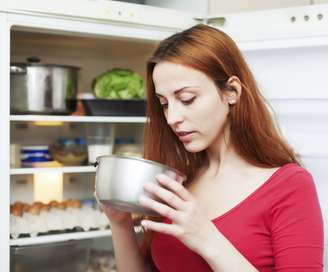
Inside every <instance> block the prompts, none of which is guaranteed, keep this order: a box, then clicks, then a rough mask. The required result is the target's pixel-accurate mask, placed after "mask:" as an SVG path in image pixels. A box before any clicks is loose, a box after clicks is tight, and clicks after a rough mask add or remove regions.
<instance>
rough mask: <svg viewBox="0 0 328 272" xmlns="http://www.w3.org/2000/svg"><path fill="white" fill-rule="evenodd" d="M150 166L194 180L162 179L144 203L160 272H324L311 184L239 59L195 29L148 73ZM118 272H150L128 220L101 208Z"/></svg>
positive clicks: (214, 35)
mask: <svg viewBox="0 0 328 272" xmlns="http://www.w3.org/2000/svg"><path fill="white" fill-rule="evenodd" d="M147 69H148V78H147V84H148V85H147V99H148V117H149V120H150V121H149V122H148V123H147V125H146V133H145V158H147V159H150V160H154V161H157V162H160V163H163V164H166V165H169V166H171V167H174V168H176V169H178V170H180V171H181V172H183V173H185V174H186V175H187V181H186V182H185V183H184V185H181V184H180V183H179V182H177V181H175V180H172V179H170V178H169V177H167V176H163V175H162V176H158V182H159V184H160V186H159V185H153V184H147V186H145V190H146V191H147V192H150V193H152V194H154V195H156V196H157V197H158V198H160V199H161V200H162V201H163V202H164V203H165V204H161V203H159V202H157V201H154V200H152V199H150V198H147V197H146V196H143V197H141V199H140V203H141V204H142V205H143V206H145V207H147V208H150V209H152V210H154V211H156V212H157V213H159V214H161V215H162V216H163V218H164V219H163V220H162V221H160V222H158V221H157V222H156V221H153V220H151V219H149V218H148V219H144V220H143V221H142V222H141V223H142V226H143V227H144V228H145V229H146V230H147V232H148V234H149V233H150V234H151V241H150V243H149V252H150V254H149V256H151V260H152V262H153V264H154V267H156V268H153V270H156V269H157V270H159V271H169V272H174V271H179V272H182V271H196V272H197V271H224V272H226V271H227V272H230V271H236V272H246V271H282V272H289V271H290V272H303V271H304V272H305V271H307V272H309V271H311V272H317V271H318V272H319V271H322V270H323V221H322V215H321V210H320V205H319V202H318V198H317V193H316V189H315V185H314V182H313V180H312V177H311V175H310V174H309V173H308V172H307V171H306V170H305V169H303V168H302V167H301V166H300V163H299V161H298V159H297V157H296V155H295V153H294V152H293V150H292V149H291V148H290V146H288V144H287V143H286V142H285V141H284V139H283V138H282V137H281V135H280V134H279V131H278V129H277V127H276V126H275V124H274V121H273V120H272V117H271V115H270V113H269V111H268V110H267V107H266V103H265V100H264V98H263V97H262V95H261V93H260V91H259V89H258V87H257V85H256V82H255V80H254V77H253V75H252V73H251V71H250V69H249V67H248V66H247V64H246V62H245V60H244V58H243V56H242V54H241V52H240V51H239V49H238V48H237V46H236V45H235V43H234V42H233V40H232V39H231V38H230V37H229V36H227V35H226V34H225V33H223V32H221V31H219V30H217V29H214V28H211V27H208V26H205V25H197V26H194V27H192V28H190V29H187V30H185V31H182V32H180V33H177V34H174V35H173V36H171V37H169V38H167V39H165V40H164V41H162V42H161V43H160V44H159V46H158V48H157V50H156V51H155V52H154V54H153V56H152V57H151V58H150V60H149V62H148V66H147ZM104 209H105V211H106V213H107V216H108V217H109V220H110V222H111V228H112V232H113V244H114V251H115V255H116V262H117V267H118V270H119V271H121V272H122V271H129V272H131V271H133V272H138V271H149V270H150V268H149V267H148V266H147V263H148V261H149V260H148V259H147V258H146V257H145V256H144V255H143V254H142V252H141V250H140V249H139V247H138V244H137V240H136V238H135V236H134V233H133V228H132V220H131V216H130V214H128V213H124V212H120V211H117V210H114V209H112V208H104Z"/></svg>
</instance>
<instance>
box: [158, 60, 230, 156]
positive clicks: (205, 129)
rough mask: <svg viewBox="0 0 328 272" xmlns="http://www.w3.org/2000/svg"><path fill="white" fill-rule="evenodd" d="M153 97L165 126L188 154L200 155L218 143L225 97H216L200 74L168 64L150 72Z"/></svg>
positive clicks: (225, 111) (225, 110) (213, 88)
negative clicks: (155, 99)
mask: <svg viewBox="0 0 328 272" xmlns="http://www.w3.org/2000/svg"><path fill="white" fill-rule="evenodd" d="M153 81H154V84H155V90H156V95H157V97H158V98H159V101H160V103H161V105H162V109H163V112H164V115H165V117H166V120H167V123H168V125H169V126H170V127H171V128H172V130H173V131H174V132H175V133H176V135H177V136H178V137H179V139H180V141H181V142H182V143H183V144H184V146H185V148H186V150H187V151H189V152H200V151H202V150H205V149H207V148H209V147H211V145H216V144H217V143H218V142H219V141H220V135H221V132H222V130H223V126H224V124H225V122H226V120H227V115H228V112H229V105H228V97H226V96H225V94H224V93H222V94H221V95H219V90H218V88H217V87H216V85H215V83H214V82H213V81H212V80H211V79H210V78H209V77H207V76H206V75H205V74H204V73H202V72H200V71H198V70H195V69H192V68H190V67H188V66H184V65H181V64H176V63H172V62H160V63H159V64H156V66H155V68H154V71H153Z"/></svg>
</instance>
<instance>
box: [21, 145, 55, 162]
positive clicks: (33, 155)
mask: <svg viewBox="0 0 328 272" xmlns="http://www.w3.org/2000/svg"><path fill="white" fill-rule="evenodd" d="M21 161H22V166H26V167H31V166H32V167H33V166H34V164H36V163H42V162H49V161H52V157H51V155H50V151H49V147H48V146H23V147H22V149H21Z"/></svg>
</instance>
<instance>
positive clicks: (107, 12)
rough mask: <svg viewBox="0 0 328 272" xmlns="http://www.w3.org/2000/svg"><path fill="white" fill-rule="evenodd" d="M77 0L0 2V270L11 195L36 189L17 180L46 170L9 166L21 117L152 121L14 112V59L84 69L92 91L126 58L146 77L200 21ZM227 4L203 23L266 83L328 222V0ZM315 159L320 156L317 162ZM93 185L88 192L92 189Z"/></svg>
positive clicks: (72, 188)
mask: <svg viewBox="0 0 328 272" xmlns="http://www.w3.org/2000/svg"><path fill="white" fill-rule="evenodd" d="M78 1H79V0H74V1H73V0H72V1H70V2H69V3H68V2H67V1H63V0H58V1H48V2H47V3H46V4H45V3H43V4H42V5H41V6H40V7H39V8H40V10H39V11H38V12H35V11H33V9H36V7H37V6H36V3H37V2H36V1H34V0H31V1H25V2H24V3H23V4H22V3H19V4H20V6H19V7H20V8H19V9H12V10H11V11H8V10H10V8H8V6H4V7H1V5H2V4H1V5H0V9H3V10H6V11H7V12H0V39H1V41H2V42H1V43H0V90H2V91H1V92H0V118H1V122H0V131H1V134H0V150H1V152H2V155H1V161H0V162H1V164H0V177H1V181H2V183H1V190H0V217H1V218H3V219H5V220H3V223H2V226H1V228H0V239H1V241H2V243H1V245H0V266H1V267H0V270H1V271H9V247H10V245H13V244H15V242H13V241H10V240H9V220H8V218H9V204H10V201H11V200H13V199H15V197H21V196H23V195H24V197H27V198H28V197H31V194H32V191H31V186H30V185H31V184H30V181H27V182H26V184H25V185H24V184H23V185H22V186H23V187H21V188H20V189H17V188H18V187H17V188H15V190H14V189H13V186H14V185H13V184H14V183H20V181H19V180H20V177H24V176H25V177H30V176H31V174H34V173H36V172H40V171H41V172H42V171H46V170H45V169H29V170H26V169H21V168H18V169H10V168H9V144H10V141H11V137H13V136H14V135H10V129H13V127H15V126H16V125H17V124H28V125H29V124H30V123H32V122H34V121H62V122H64V123H65V124H74V126H77V127H83V126H84V125H85V124H87V123H92V122H99V123H106V124H108V125H110V124H116V125H117V126H119V127H121V128H122V133H123V132H126V131H127V126H128V129H129V128H130V127H129V126H131V127H132V130H133V131H138V130H139V131H140V127H142V126H143V123H144V122H145V118H140V117H129V118H126V117H90V116H83V117H78V116H34V115H32V116H29V115H26V116H25V115H10V109H9V105H10V103H9V102H10V101H9V99H10V98H9V90H10V87H9V76H10V75H9V63H10V61H23V60H24V59H25V58H26V57H27V56H29V55H37V56H39V57H41V58H42V60H43V61H44V62H48V63H59V64H70V65H76V66H80V67H81V68H82V69H81V76H80V81H79V92H85V91H88V90H90V81H91V79H92V78H93V77H94V76H95V75H97V74H99V72H101V71H103V70H104V69H106V68H111V67H115V66H118V65H119V66H122V67H130V68H132V69H134V70H136V71H137V72H139V73H140V74H141V75H143V76H145V66H144V64H145V63H144V61H145V60H146V59H147V57H148V56H149V54H150V53H151V51H152V50H153V48H154V47H155V46H156V44H157V43H158V41H160V40H162V39H163V38H165V37H167V36H168V35H171V34H173V33H175V32H176V31H179V30H181V29H183V28H185V27H187V26H190V25H192V24H196V23H197V22H199V20H195V19H194V18H193V15H191V14H186V13H177V11H173V10H167V9H156V8H155V9H152V11H154V12H155V13H154V14H156V15H154V14H153V15H152V16H151V17H150V18H143V17H140V14H147V15H148V14H150V13H147V11H146V9H145V7H144V10H142V12H141V11H140V12H141V13H140V14H138V12H137V13H135V10H133V7H134V5H131V4H128V5H127V6H121V7H122V9H120V8H119V7H120V6H115V7H114V8H113V9H102V8H101V6H100V8H99V7H97V6H96V4H97V3H98V4H101V3H105V2H104V1H101V0H99V1H88V0H80V3H82V2H81V1H83V3H84V4H85V5H82V6H81V9H79V10H77V9H76V8H75V6H74V4H76V3H78ZM65 2H67V3H65ZM107 2H108V3H109V2H110V1H107ZM107 2H106V3H107ZM292 2H293V3H296V2H297V1H290V3H292ZM300 2H301V1H299V2H297V5H298V4H299V3H300ZM15 3H16V4H17V3H18V2H17V1H10V4H11V5H15ZM31 3H32V4H31ZM108 3H107V4H108ZM211 3H212V4H213V3H214V1H211ZM211 3H210V4H211ZM37 4H39V3H37ZM121 5H122V4H121ZM106 7H108V6H106ZM221 11H222V10H220V9H218V10H217V9H215V10H211V13H210V14H208V16H205V17H208V18H204V22H206V21H208V23H209V24H210V25H213V26H215V27H218V28H219V29H222V30H223V31H225V32H227V33H228V34H230V35H231V36H232V37H233V38H234V39H235V40H236V42H237V43H238V45H239V47H240V48H241V50H242V51H243V54H244V55H245V57H246V59H247V61H248V62H249V64H250V66H251V68H252V70H253V72H254V74H255V77H256V78H257V80H258V82H259V85H260V87H261V89H262V90H263V92H264V94H265V95H266V97H267V98H268V100H269V102H271V103H272V106H273V109H274V111H275V112H276V115H277V118H278V122H279V124H280V125H281V126H282V129H283V133H285V135H286V137H287V138H288V141H290V143H291V144H292V145H293V146H294V147H295V149H296V150H297V151H299V153H300V155H301V156H302V157H303V158H304V161H305V164H306V165H307V166H308V167H309V168H310V169H313V172H314V176H315V177H316V181H317V184H318V188H319V190H320V192H319V196H320V199H321V203H322V206H323V211H324V213H325V220H327V218H328V214H327V211H328V208H326V206H327V205H326V204H327V202H326V200H325V199H326V198H327V197H328V192H327V187H325V185H324V179H325V175H323V174H322V171H323V165H326V164H327V163H328V148H327V145H326V144H325V140H324V139H327V138H328V137H327V136H328V129H327V128H328V123H327V120H328V113H327V110H326V109H327V108H328V96H327V89H326V87H325V86H324V84H321V83H322V81H321V80H320V78H325V71H327V70H328V69H327V68H328V66H327V63H328V61H327V55H328V29H327V27H326V26H327V18H328V5H318V6H302V7H298V8H288V9H280V10H274V11H270V10H268V11H257V12H245V13H239V14H236V13H233V14H225V13H224V12H221ZM79 12H80V15H79ZM212 12H213V13H212ZM214 12H215V14H214ZM161 14H162V15H161ZM320 14H321V15H322V16H319V15H320ZM306 16H308V18H309V19H305V18H307V17H306ZM174 18H175V19H174ZM207 19H208V20H207ZM307 67H311V69H308V68H307ZM317 78H319V79H318V80H316V79H317ZM309 89H311V91H309ZM304 124H305V125H304ZM59 132H60V131H59ZM44 133H45V135H48V134H50V133H49V132H48V134H47V132H44ZM50 136H51V135H50ZM50 136H49V137H50ZM53 136H54V135H53ZM140 136H141V135H139V137H140ZM20 140H22V141H23V140H24V139H22V138H20ZM25 140H28V137H26V139H25ZM48 140H51V137H50V138H49V139H48ZM316 160H319V161H320V163H316ZM51 170H52V171H59V172H61V173H64V174H65V176H66V177H67V179H68V180H69V179H70V174H72V173H73V174H79V175H80V177H81V179H83V177H85V179H89V180H90V177H92V175H93V174H94V169H93V168H92V167H87V166H86V167H62V168H57V169H51ZM10 177H12V183H13V184H11V182H10ZM27 179H28V178H27ZM67 183H68V185H67V193H72V194H73V193H76V194H78V193H81V192H80V191H77V190H76V188H77V187H78V186H77V185H76V184H74V182H73V183H72V184H70V183H69V182H67ZM81 183H82V182H81ZM89 185H90V182H89ZM89 185H88V186H86V187H85V192H83V193H87V194H90V193H91V190H92V188H90V186H89ZM24 186H25V187H24ZM10 192H12V194H11V193H10ZM83 235H90V237H91V236H92V235H93V237H100V236H101V237H103V236H104V235H105V236H108V235H110V231H105V232H102V231H100V232H97V233H93V234H92V235H91V234H83ZM83 235H81V236H79V235H78V234H74V235H73V236H72V237H68V236H57V237H47V238H43V239H44V240H38V239H37V240H33V239H32V240H31V239H30V240H27V241H26V240H25V242H24V243H43V242H45V240H47V239H50V240H51V239H52V240H51V241H62V240H65V239H68V238H69V239H79V238H83V237H82V236H83ZM47 241H48V240H47ZM326 243H328V241H326Z"/></svg>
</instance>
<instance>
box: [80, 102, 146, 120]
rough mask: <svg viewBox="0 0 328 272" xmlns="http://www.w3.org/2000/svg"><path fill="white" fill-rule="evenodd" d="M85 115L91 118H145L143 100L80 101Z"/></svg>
mask: <svg viewBox="0 0 328 272" xmlns="http://www.w3.org/2000/svg"><path fill="white" fill-rule="evenodd" d="M81 101H82V103H83V106H84V109H85V112H86V114H87V115H93V116H145V115H146V101H145V100H142V99H140V100H137V99H135V100H133V99H131V100H126V99H120V100H115V99H82V100H81Z"/></svg>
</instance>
